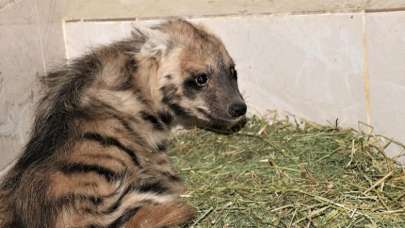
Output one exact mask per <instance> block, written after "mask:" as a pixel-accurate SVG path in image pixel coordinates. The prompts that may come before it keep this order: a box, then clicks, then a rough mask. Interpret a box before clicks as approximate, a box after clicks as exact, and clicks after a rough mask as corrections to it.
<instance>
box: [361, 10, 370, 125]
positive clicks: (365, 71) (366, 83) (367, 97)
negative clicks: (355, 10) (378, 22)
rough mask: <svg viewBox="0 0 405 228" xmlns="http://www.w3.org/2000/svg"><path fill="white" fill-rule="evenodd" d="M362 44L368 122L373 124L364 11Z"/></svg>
mask: <svg viewBox="0 0 405 228" xmlns="http://www.w3.org/2000/svg"><path fill="white" fill-rule="evenodd" d="M362 33H363V34H362V35H363V37H362V44H363V75H362V76H363V83H364V98H365V105H366V107H365V109H366V110H365V111H366V117H367V124H369V125H371V101H370V81H369V64H368V36H367V35H368V33H367V13H366V11H363V13H362Z"/></svg>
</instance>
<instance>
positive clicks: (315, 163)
mask: <svg viewBox="0 0 405 228" xmlns="http://www.w3.org/2000/svg"><path fill="white" fill-rule="evenodd" d="M174 141H175V143H173V145H172V146H171V148H170V150H171V151H170V153H171V155H172V159H173V161H174V162H175V164H176V166H177V169H178V170H180V171H179V172H180V174H181V175H182V176H183V177H184V179H185V181H186V185H187V187H188V192H187V193H186V194H185V195H183V197H184V198H185V200H186V201H189V202H190V203H191V204H192V205H194V206H195V207H196V208H198V210H199V211H198V214H197V217H196V219H195V220H194V221H193V222H192V223H191V224H190V225H188V226H187V227H405V168H401V167H399V166H398V165H397V164H396V163H395V162H394V161H393V160H390V159H389V158H387V157H385V156H384V154H383V151H384V147H385V146H386V144H383V143H382V141H381V139H380V137H377V136H372V135H369V134H365V133H362V132H358V131H355V130H353V129H340V128H338V127H336V126H319V125H316V124H312V123H307V122H303V123H299V124H291V121H288V120H277V119H273V120H272V122H271V124H268V122H266V121H264V120H262V119H260V118H257V117H253V118H252V119H251V120H250V121H249V123H248V124H247V126H246V127H245V129H243V130H242V131H241V132H239V133H237V134H233V135H218V134H214V133H210V132H207V131H203V130H197V129H195V130H191V131H187V133H186V134H180V135H177V136H175V139H174Z"/></svg>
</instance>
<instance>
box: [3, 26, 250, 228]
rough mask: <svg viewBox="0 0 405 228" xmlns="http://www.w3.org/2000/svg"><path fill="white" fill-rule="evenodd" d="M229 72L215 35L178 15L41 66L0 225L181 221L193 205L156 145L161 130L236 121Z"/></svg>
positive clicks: (45, 227)
mask: <svg viewBox="0 0 405 228" xmlns="http://www.w3.org/2000/svg"><path fill="white" fill-rule="evenodd" d="M201 72H203V73H201ZM235 74H236V71H235V70H234V64H233V61H232V59H231V58H230V57H229V54H228V52H227V51H226V49H225V48H224V46H223V44H222V43H221V41H220V40H219V39H218V38H216V37H215V36H214V35H212V34H210V33H208V32H206V31H205V30H204V29H202V28H200V27H198V26H195V25H192V24H190V23H188V22H186V21H183V20H171V21H168V22H165V23H163V24H161V25H158V26H156V27H153V28H142V29H139V28H136V29H134V32H133V34H132V36H131V37H130V38H128V39H127V40H123V41H119V42H115V43H113V44H111V45H108V46H104V47H100V48H97V49H95V50H93V51H92V52H91V53H88V54H87V55H85V56H83V57H81V58H78V59H75V60H73V61H72V62H71V63H69V64H68V65H66V66H64V67H62V68H61V69H59V70H56V71H54V72H52V73H50V74H48V75H47V76H46V77H45V78H44V83H45V84H46V85H47V87H48V90H47V91H46V95H45V96H44V98H43V99H42V100H41V101H40V103H39V106H38V110H37V115H36V119H35V123H34V127H33V130H32V135H31V138H30V140H29V142H28V143H27V145H26V147H25V150H24V152H23V153H22V155H21V157H20V158H19V159H18V161H17V162H16V164H15V165H14V167H13V168H12V169H11V170H10V171H8V173H7V174H6V175H5V177H4V178H3V179H2V182H1V186H0V201H1V204H0V227H1V228H15V227H27V228H51V227H57V228H59V227H60V228H62V227H88V228H90V227H111V228H113V227H169V226H175V225H179V224H182V223H185V222H187V221H189V220H190V219H192V217H193V214H194V209H193V208H192V207H190V206H188V205H187V204H185V203H184V202H182V201H181V200H180V199H179V195H180V194H181V193H182V192H184V190H185V187H184V185H183V183H182V181H181V178H180V177H178V175H177V174H176V172H175V171H174V170H173V169H172V167H171V166H170V161H169V158H168V156H167V154H166V153H165V150H166V148H167V144H168V137H169V133H170V130H171V129H172V128H173V127H174V126H176V125H183V126H185V127H190V126H198V127H202V128H207V129H211V130H215V131H221V132H230V130H232V129H234V128H235V127H236V128H237V127H241V126H242V125H243V123H244V122H245V117H244V115H242V116H240V117H237V118H233V117H230V116H229V114H228V109H229V107H228V106H229V104H230V103H232V102H234V101H238V102H243V98H242V96H241V95H240V93H239V90H238V88H237V83H236V80H235V77H236V75H235ZM201 75H203V76H201ZM205 76H208V80H207V82H206V83H200V82H205V81H204V77H205ZM197 78H199V79H197Z"/></svg>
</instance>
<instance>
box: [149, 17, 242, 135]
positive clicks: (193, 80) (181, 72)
mask: <svg viewBox="0 0 405 228" xmlns="http://www.w3.org/2000/svg"><path fill="white" fill-rule="evenodd" d="M156 29H157V30H159V31H161V32H163V34H165V35H167V37H168V40H169V44H168V50H167V53H166V57H163V58H164V59H166V60H167V61H161V66H160V69H159V77H160V92H161V96H162V97H161V99H162V103H163V104H164V105H166V106H167V107H168V108H169V109H170V110H171V111H172V112H173V113H174V114H175V115H176V117H177V119H179V120H180V122H181V123H182V124H183V125H185V126H190V125H191V126H198V127H201V128H205V129H209V130H213V131H219V132H229V131H235V130H238V129H240V128H241V127H242V126H243V125H244V124H245V122H246V116H245V115H246V109H247V107H246V104H245V101H244V99H243V97H242V95H241V94H240V91H239V89H238V82H237V80H238V75H237V71H236V69H235V63H234V62H233V60H232V58H231V57H230V56H229V53H228V52H227V50H226V49H225V47H224V45H223V43H222V42H221V41H220V40H219V39H218V38H217V37H215V36H214V35H213V34H211V33H208V32H207V31H205V30H203V29H202V28H200V27H197V26H195V25H192V24H190V23H188V22H186V21H183V20H173V21H169V22H166V23H164V24H161V25H159V26H158V27H157V28H156Z"/></svg>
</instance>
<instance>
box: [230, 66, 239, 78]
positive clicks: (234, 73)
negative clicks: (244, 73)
mask: <svg viewBox="0 0 405 228" xmlns="http://www.w3.org/2000/svg"><path fill="white" fill-rule="evenodd" d="M231 76H232V78H233V79H235V80H237V79H238V72H237V71H236V69H235V67H234V66H232V67H231Z"/></svg>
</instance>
